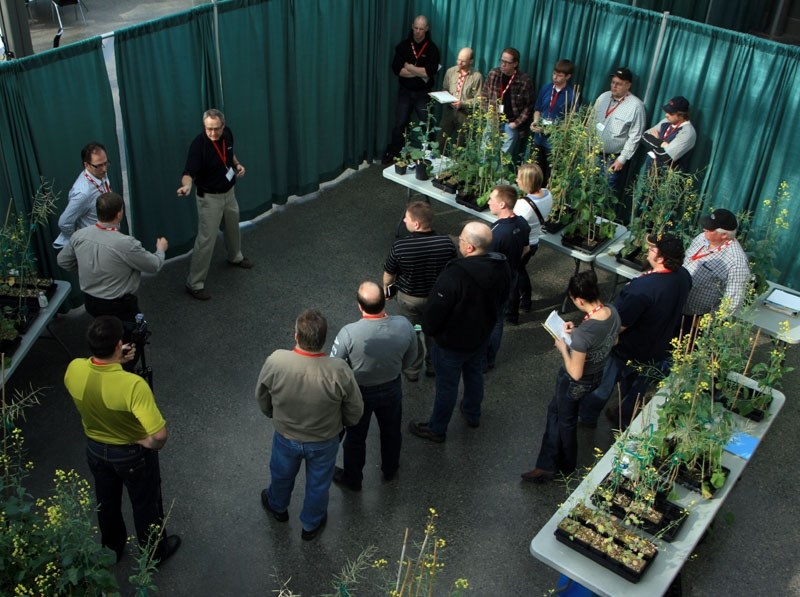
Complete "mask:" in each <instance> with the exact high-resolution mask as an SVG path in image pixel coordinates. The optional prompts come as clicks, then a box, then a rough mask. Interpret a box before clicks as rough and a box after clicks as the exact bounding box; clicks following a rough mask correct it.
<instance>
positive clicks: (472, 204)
mask: <svg viewBox="0 0 800 597" xmlns="http://www.w3.org/2000/svg"><path fill="white" fill-rule="evenodd" d="M456 203H458V204H459V205H464V206H466V207H469V208H470V209H474V210H475V211H486V210H487V209H489V204H488V203H487V204H485V205H478V204H477V203H476V199H474V198H470V197H469V195H461V194H459V193H457V194H456Z"/></svg>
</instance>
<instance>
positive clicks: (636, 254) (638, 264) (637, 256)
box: [616, 247, 650, 272]
mask: <svg viewBox="0 0 800 597" xmlns="http://www.w3.org/2000/svg"><path fill="white" fill-rule="evenodd" d="M616 259H617V263H621V264H622V265H627V266H628V267H630V268H632V269H635V270H636V271H637V272H643V271H644V270H646V269H650V264H649V263H648V262H647V256H646V255H645V256H642V249H641V248H639V247H636V248H634V249H633V251H631V252H630V253H625V254H624V255H623V254H622V251H620V252H619V253H617V257H616Z"/></svg>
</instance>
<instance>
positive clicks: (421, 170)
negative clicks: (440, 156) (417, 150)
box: [414, 160, 433, 180]
mask: <svg viewBox="0 0 800 597" xmlns="http://www.w3.org/2000/svg"><path fill="white" fill-rule="evenodd" d="M432 163H433V162H431V161H430V160H417V167H416V168H414V174H415V175H416V177H417V180H428V167H429V166H430V165H431V164H432Z"/></svg>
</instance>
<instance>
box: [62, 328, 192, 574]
mask: <svg viewBox="0 0 800 597" xmlns="http://www.w3.org/2000/svg"><path fill="white" fill-rule="evenodd" d="M122 337H123V326H122V322H121V321H120V320H119V319H118V318H117V317H111V316H101V317H98V318H97V319H95V320H94V321H93V322H92V323H91V324H90V325H89V329H88V331H87V332H86V339H87V341H88V343H89V348H90V350H91V351H92V354H93V355H94V356H92V357H90V358H88V359H75V360H74V361H72V362H71V363H70V364H69V367H67V373H66V374H65V375H64V384H65V385H66V386H67V390H68V391H69V393H70V395H71V396H72V399H73V400H74V402H75V406H76V407H77V408H78V412H80V415H81V421H82V423H83V430H84V432H85V433H86V437H87V446H86V456H87V459H88V461H89V468H90V469H91V471H92V475H93V476H94V485H95V494H96V496H97V504H98V512H97V521H98V524H99V525H100V535H101V540H102V543H103V545H104V546H105V547H108V548H110V549H113V550H114V551H115V552H116V554H117V561H119V560H120V559H121V558H122V555H123V554H124V552H125V544H126V542H127V536H128V535H127V531H126V529H125V521H124V519H123V518H122V511H121V507H120V506H121V499H122V487H123V486H125V487H126V488H127V489H128V496H129V497H130V500H131V505H132V506H133V520H134V525H135V527H136V536H137V538H138V540H139V544H140V545H145V544H146V543H147V540H148V537H149V533H150V527H151V525H156V526H159V527H160V526H161V524H162V522H163V519H164V507H163V504H162V500H161V472H160V469H159V464H158V450H160V449H161V448H163V447H164V444H165V443H166V442H167V427H166V422H165V421H164V417H162V416H161V413H160V412H159V410H158V407H157V406H156V402H155V398H154V397H153V392H152V390H151V389H150V386H148V385H147V382H146V381H145V380H144V379H143V378H141V377H139V376H138V375H135V374H133V373H128V372H127V371H124V370H123V369H122V363H126V362H128V361H131V360H133V358H134V352H135V348H134V346H133V345H130V344H123V343H122ZM161 537H162V538H161V541H160V543H159V546H158V549H157V551H156V558H157V559H158V560H160V562H161V563H163V562H164V561H165V560H166V559H167V558H169V557H170V556H171V555H172V554H174V553H175V552H176V551H178V548H179V547H180V545H181V539H180V537H178V536H177V535H169V536H168V535H167V533H166V531H164V532H163V533H162V536H161Z"/></svg>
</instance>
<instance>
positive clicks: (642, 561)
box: [554, 519, 658, 583]
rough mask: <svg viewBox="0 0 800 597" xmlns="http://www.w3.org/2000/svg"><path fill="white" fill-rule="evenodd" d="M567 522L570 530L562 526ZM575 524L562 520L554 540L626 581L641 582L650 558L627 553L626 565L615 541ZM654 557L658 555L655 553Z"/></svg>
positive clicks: (619, 546)
mask: <svg viewBox="0 0 800 597" xmlns="http://www.w3.org/2000/svg"><path fill="white" fill-rule="evenodd" d="M568 520H569V521H570V522H571V523H573V524H572V528H571V529H570V530H567V529H565V528H564V527H565V526H568V525H565V524H564V523H565V522H566V521H568ZM575 522H577V521H575V520H571V519H564V520H562V521H561V523H560V524H559V525H558V527H556V530H555V533H554V534H555V536H556V539H557V540H558V541H560V542H561V543H563V544H564V545H566V546H568V547H569V548H571V549H574V550H575V551H577V552H578V553H580V554H581V555H584V556H586V557H587V558H589V559H590V560H592V561H593V562H596V563H598V564H600V565H601V566H603V567H604V568H606V569H608V570H611V572H614V573H615V574H618V575H619V576H621V577H622V578H624V579H625V580H627V581H630V582H632V583H637V582H639V581H640V580H641V578H642V576H643V575H644V573H645V572H646V571H647V568H648V567H649V565H650V563H651V562H652V561H653V560H652V558H651V559H647V558H639V557H635V556H633V555H632V554H630V552H628V556H627V558H628V563H627V564H625V563H623V562H622V561H621V558H622V557H623V556H622V552H623V551H624V549H623V547H622V545H620V544H619V543H617V542H616V541H612V542H609V541H608V537H607V536H604V535H602V534H600V533H598V532H597V531H596V530H595V529H592V528H590V527H588V526H586V525H584V524H582V523H580V522H578V526H577V527H576V526H575V525H574V523H575ZM568 524H569V523H568ZM609 552H610V553H609ZM655 555H658V552H657V551H656V552H655ZM653 557H655V556H653Z"/></svg>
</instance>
